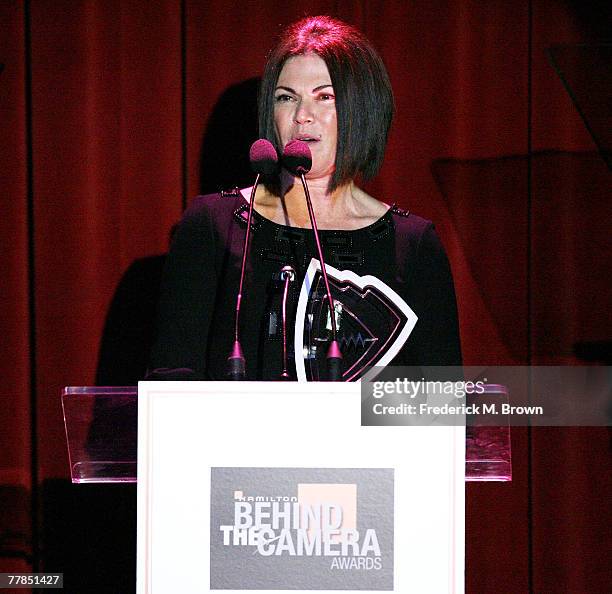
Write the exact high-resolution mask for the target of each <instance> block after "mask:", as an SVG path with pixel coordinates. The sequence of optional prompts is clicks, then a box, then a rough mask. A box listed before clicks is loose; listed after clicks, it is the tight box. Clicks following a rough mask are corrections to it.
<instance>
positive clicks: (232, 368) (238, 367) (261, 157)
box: [227, 138, 278, 380]
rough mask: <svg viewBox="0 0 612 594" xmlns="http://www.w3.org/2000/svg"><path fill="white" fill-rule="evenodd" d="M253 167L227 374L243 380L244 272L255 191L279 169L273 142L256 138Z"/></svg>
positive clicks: (244, 370) (251, 159) (252, 147)
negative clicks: (253, 180)
mask: <svg viewBox="0 0 612 594" xmlns="http://www.w3.org/2000/svg"><path fill="white" fill-rule="evenodd" d="M249 160H250V161H251V169H252V170H253V172H254V173H256V174H257V176H256V177H255V183H254V184H253V188H252V189H251V199H250V200H249V216H248V217H247V228H246V234H245V236H244V245H243V247H242V266H241V268H240V284H239V285H238V295H237V296H236V313H235V318H234V343H233V345H232V350H231V351H230V354H229V356H228V358H227V376H228V377H229V379H232V380H243V379H244V377H245V373H246V359H245V357H244V353H243V352H242V346H241V345H240V330H239V328H240V305H241V303H242V288H243V285H244V273H245V270H246V259H247V254H248V252H249V239H250V237H251V221H252V219H253V206H254V204H255V192H256V190H257V186H258V185H259V180H260V178H261V176H262V175H272V174H273V173H275V172H276V170H277V169H278V154H277V152H276V149H275V148H274V146H273V145H272V143H271V142H270V141H268V140H265V139H263V138H260V139H259V140H256V141H255V142H254V143H253V144H252V145H251V149H250V150H249Z"/></svg>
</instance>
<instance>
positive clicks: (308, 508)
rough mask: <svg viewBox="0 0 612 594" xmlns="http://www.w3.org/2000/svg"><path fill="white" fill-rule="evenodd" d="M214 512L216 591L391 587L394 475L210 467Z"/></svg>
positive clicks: (212, 582)
mask: <svg viewBox="0 0 612 594" xmlns="http://www.w3.org/2000/svg"><path fill="white" fill-rule="evenodd" d="M210 511H211V528H210V530H211V534H210V543H211V544H210V588H211V589H218V590H230V589H231V590H266V589H268V590H283V589H286V590H299V589H302V590H392V589H393V542H394V541H393V530H394V470H393V469H389V468H211V510H210Z"/></svg>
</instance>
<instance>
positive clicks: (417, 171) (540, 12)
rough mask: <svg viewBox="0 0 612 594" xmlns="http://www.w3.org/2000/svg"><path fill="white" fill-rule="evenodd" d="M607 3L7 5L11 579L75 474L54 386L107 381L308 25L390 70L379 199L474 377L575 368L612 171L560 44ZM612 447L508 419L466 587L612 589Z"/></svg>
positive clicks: (479, 515) (600, 19) (594, 287)
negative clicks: (416, 233)
mask: <svg viewBox="0 0 612 594" xmlns="http://www.w3.org/2000/svg"><path fill="white" fill-rule="evenodd" d="M604 4H605V3H602V7H603V8H601V9H599V8H598V6H599V5H598V4H596V3H595V4H593V3H590V4H589V5H590V6H591V9H592V10H591V11H590V12H589V11H585V9H584V6H582V5H581V4H580V3H579V2H575V3H574V2H570V1H569V0H566V1H563V0H522V1H517V2H507V1H506V0H490V1H487V2H482V1H480V0H455V1H453V0H436V1H425V0H415V1H411V2H407V1H405V0H397V1H395V0H385V1H382V0H363V1H356V0H355V1H324V0H320V1H309V0H301V1H300V2H297V1H294V0H287V1H285V2H282V3H277V2H272V1H262V0H258V1H253V2H251V1H244V0H243V1H241V2H229V1H228V0H208V1H205V2H203V1H201V0H198V1H196V0H157V1H155V2H150V1H147V0H130V1H125V0H124V1H120V0H107V1H101V0H100V1H95V0H90V1H85V0H82V1H75V0H70V1H68V0H53V1H50V0H48V1H45V0H31V1H30V2H23V1H17V0H4V1H3V2H2V3H0V30H1V34H0V63H2V64H3V65H4V67H3V69H2V71H1V72H0V113H1V114H2V118H1V122H2V125H1V127H0V184H1V188H2V198H1V201H2V216H1V217H0V227H1V229H2V233H1V234H0V241H1V242H2V243H1V249H0V258H1V259H2V270H4V273H3V275H4V282H3V284H2V285H3V286H2V291H1V298H0V307H1V308H2V309H1V311H0V332H1V335H2V357H1V358H0V366H1V372H2V376H1V377H2V382H3V386H2V397H1V399H0V448H1V450H0V451H1V457H0V531H1V533H0V571H9V570H13V569H16V568H27V567H31V566H32V565H31V564H32V561H34V563H35V564H36V562H37V559H38V557H39V555H38V548H39V544H40V543H39V540H40V539H39V534H38V529H39V520H40V516H39V509H40V507H41V505H42V504H44V502H42V501H41V490H40V485H42V484H43V483H44V482H45V481H47V480H49V479H57V478H66V477H67V475H68V462H67V454H66V446H65V440H64V432H63V419H62V413H61V406H60V390H61V388H62V387H63V386H66V385H91V384H93V383H94V381H95V375H96V365H97V362H98V356H99V347H100V342H101V337H102V331H103V327H104V323H105V318H106V315H107V311H108V308H109V305H110V303H111V300H112V297H113V293H114V291H115V289H116V287H117V284H118V282H119V280H120V278H121V276H122V274H123V273H124V272H125V270H126V269H127V267H128V266H129V265H130V264H131V263H132V262H133V261H134V260H135V259H138V258H143V257H146V256H150V255H153V254H159V253H163V252H164V251H165V250H166V249H167V245H168V233H169V230H170V228H171V226H172V224H173V223H175V222H176V221H177V220H178V219H179V217H180V214H181V212H182V210H183V209H184V207H185V206H186V204H187V203H188V202H189V201H190V199H191V198H192V197H193V196H195V195H196V194H197V193H198V192H199V191H200V189H201V188H202V187H205V185H206V184H205V181H206V179H207V176H208V175H209V174H211V173H214V172H212V171H211V170H212V169H214V168H215V167H216V165H215V164H214V157H212V156H211V157H209V155H210V154H211V153H210V152H207V149H206V143H207V138H208V137H207V133H210V130H211V129H212V127H213V125H216V126H219V125H220V129H221V130H224V129H227V134H226V135H225V136H226V137H229V138H225V139H224V141H225V142H226V143H229V144H231V143H232V139H233V134H234V133H233V131H234V130H235V129H236V127H237V126H238V127H239V126H240V125H241V124H240V122H243V121H244V113H245V112H248V110H250V109H252V105H251V103H248V104H247V100H246V99H241V97H242V95H240V94H238V95H237V97H238V99H237V100H235V101H234V103H233V104H231V107H230V108H225V111H221V112H220V111H219V101H220V99H221V98H222V97H224V96H225V94H227V92H228V89H229V90H230V91H231V89H238V88H242V87H241V85H244V83H245V81H248V80H250V79H252V78H253V77H257V76H258V75H259V74H260V73H261V70H262V66H263V63H264V60H265V56H266V53H267V51H268V50H269V49H270V47H271V46H272V45H273V43H274V40H275V37H276V36H277V35H278V34H279V32H280V31H282V30H283V28H284V27H285V26H286V25H287V24H288V23H290V22H292V21H294V20H296V19H297V18H299V17H301V16H303V15H305V14H331V15H333V16H338V17H340V18H342V19H344V20H346V21H348V22H350V23H353V24H355V25H356V26H357V27H358V28H360V29H361V30H362V31H364V33H365V34H366V35H367V36H368V37H369V38H370V39H371V41H372V42H373V43H374V45H375V46H376V47H377V48H378V49H379V50H380V53H381V55H382V56H383V59H384V60H385V62H386V64H387V67H388V69H389V73H390V76H391V80H392V83H393V87H394V90H395V98H396V106H397V115H396V119H395V122H394V127H393V131H392V134H391V138H390V141H389V146H388V151H387V157H386V160H385V164H384V166H383V170H382V172H381V174H380V176H379V177H378V178H377V179H376V180H375V181H374V182H372V183H371V184H370V185H369V186H368V188H367V189H368V190H369V191H370V192H371V193H372V194H374V195H375V196H376V197H378V198H380V199H382V200H384V201H386V202H389V203H391V202H397V203H398V205H399V206H401V207H403V208H407V209H410V210H411V211H413V212H415V213H418V214H420V215H421V216H424V217H427V218H429V219H432V220H433V221H434V222H435V223H436V226H437V229H438V232H439V233H440V235H441V237H442V239H443V242H444V244H445V246H446V248H447V251H448V253H449V257H450V260H451V264H452V267H453V272H454V276H455V282H456V287H457V294H458V301H459V310H460V323H461V334H462V343H463V349H464V359H465V362H466V364H527V363H530V364H570V365H571V364H580V360H578V359H577V358H576V357H575V355H574V350H573V349H574V345H575V344H576V343H578V342H588V341H596V340H610V338H611V335H612V323H611V320H610V316H609V284H610V283H609V278H608V276H609V257H608V256H609V248H610V244H609V227H610V223H609V222H610V220H612V216H611V215H612V212H611V208H610V205H611V204H612V201H611V200H610V199H611V197H612V196H611V192H610V187H612V184H611V183H610V182H611V175H612V174H611V172H610V170H609V169H608V168H607V167H606V164H605V162H604V160H603V159H602V157H601V155H600V154H598V152H597V147H596V145H595V143H594V141H593V139H592V137H591V135H590V134H589V132H588V131H587V128H586V126H585V124H584V122H583V120H582V119H581V117H580V114H579V112H578V110H577V109H576V107H575V106H574V104H573V103H572V100H571V98H570V96H569V94H568V92H567V91H566V89H565V88H564V86H563V84H562V81H561V79H560V77H559V76H558V75H557V73H556V72H555V70H554V68H553V66H552V63H551V60H550V58H549V56H548V53H547V52H548V50H549V49H550V48H551V47H553V46H556V45H560V44H594V43H599V42H601V41H605V39H604V38H603V37H602V35H603V34H602V31H603V32H604V33H605V32H606V30H607V32H608V35H609V31H610V30H611V29H609V28H607V27H606V26H605V23H606V20H605V18H606V15H608V16H609V10H607V9H606V8H605V6H604ZM581 6H582V8H581ZM598 11H600V12H598ZM608 41H609V38H608ZM241 101H244V105H242V104H241ZM215 113H216V114H217V116H215V115H214V114H215ZM249 113H250V112H249ZM219 114H221V116H220V115H219ZM363 115H365V114H363ZM215 117H216V118H217V119H216V120H215ZM219 118H220V119H219ZM215 122H216V123H215ZM219 122H220V124H219ZM254 139H255V136H254V137H253V138H252V139H251V140H254ZM246 146H247V148H248V143H247V145H246ZM213 153H214V151H213ZM609 443H610V442H609V433H608V432H607V431H606V429H603V428H602V429H563V428H555V429H531V430H527V429H513V433H512V448H513V465H514V480H513V482H512V483H509V484H494V483H488V484H487V483H482V484H470V485H468V487H467V568H466V572H467V575H466V588H467V591H468V592H482V593H486V594H489V593H491V592H509V593H516V592H529V591H532V592H604V591H606V592H607V591H608V590H607V588H608V586H609V577H610V576H609V574H608V575H606V568H607V567H608V565H609V563H608V559H607V552H609V550H610V540H609V537H608V536H607V532H608V530H609V525H610V524H609V520H610V517H609V497H610V476H611V474H610V470H611V468H610V456H609V453H610V452H609ZM43 559H44V556H43ZM49 569H52V568H49Z"/></svg>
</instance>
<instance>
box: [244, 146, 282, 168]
mask: <svg viewBox="0 0 612 594" xmlns="http://www.w3.org/2000/svg"><path fill="white" fill-rule="evenodd" d="M249 159H250V161H251V169H252V170H253V171H254V172H255V173H260V174H262V175H273V174H274V173H276V171H277V169H278V154H277V152H276V149H275V148H274V145H273V144H272V143H271V142H270V141H269V140H265V139H264V138H260V139H259V140H256V141H255V142H254V143H253V144H252V145H251V150H250V151H249Z"/></svg>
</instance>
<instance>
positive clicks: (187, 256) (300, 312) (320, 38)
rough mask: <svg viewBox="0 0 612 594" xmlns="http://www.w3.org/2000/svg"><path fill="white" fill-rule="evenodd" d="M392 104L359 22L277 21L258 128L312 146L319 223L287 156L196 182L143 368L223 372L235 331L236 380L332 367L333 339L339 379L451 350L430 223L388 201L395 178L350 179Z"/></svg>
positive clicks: (309, 176)
mask: <svg viewBox="0 0 612 594" xmlns="http://www.w3.org/2000/svg"><path fill="white" fill-rule="evenodd" d="M392 116H393V94H392V91H391V86H390V83H389V78H388V75H387V72H386V69H385V67H384V65H383V62H382V60H381V59H380V57H379V56H378V54H377V53H376V51H375V50H374V48H373V47H372V46H371V44H370V43H369V42H368V40H367V39H365V38H364V36H363V35H362V34H361V33H360V32H358V31H357V30H356V29H354V28H353V27H351V26H349V25H347V24H345V23H343V22H341V21H338V20H335V19H332V18H330V17H308V18H305V19H303V20H300V21H298V22H297V23H295V24H293V25H292V26H291V27H290V28H289V29H288V30H287V31H286V32H285V33H284V35H283V36H282V38H281V40H280V43H279V44H278V46H277V47H276V48H275V49H274V50H273V51H272V52H271V54H270V56H269V59H268V62H267V64H266V67H265V71H264V75H263V79H262V83H261V90H260V97H259V127H260V135H261V137H262V138H264V139H267V140H268V141H270V143H272V145H273V146H274V148H275V149H276V152H277V153H278V155H283V152H284V151H285V147H286V146H287V145H290V146H291V143H293V144H295V141H300V142H302V143H305V144H306V145H307V147H308V148H309V149H310V150H309V151H308V148H307V149H305V151H306V152H307V153H309V156H311V159H312V162H311V164H309V167H307V168H306V169H309V170H308V172H307V173H306V174H305V182H306V183H307V187H308V189H309V194H310V200H311V204H312V210H313V211H314V215H315V217H316V227H317V228H318V230H319V233H318V234H317V235H318V237H317V236H315V233H314V231H313V223H312V220H311V216H310V213H309V207H308V204H307V201H306V198H305V188H304V187H303V185H302V181H301V180H300V177H299V176H298V173H299V172H297V171H295V168H294V167H291V166H290V165H288V164H287V162H283V161H282V159H281V166H280V167H279V168H278V171H275V172H274V173H271V174H268V175H265V176H264V177H263V183H262V184H260V185H259V186H258V187H257V189H256V191H255V192H252V191H251V188H246V189H242V190H239V189H236V190H231V191H227V192H221V193H220V194H212V195H208V196H201V197H198V198H196V199H195V200H194V201H193V203H192V205H191V206H190V207H189V208H188V210H187V211H186V213H185V215H184V218H183V220H182V222H181V225H180V227H179V229H178V231H177V232H176V235H175V237H174V240H173V244H172V248H171V251H170V254H169V257H168V261H167V265H166V271H165V277H164V284H163V290H162V297H161V301H160V310H159V326H158V339H157V343H156V345H155V347H154V349H153V353H152V358H151V364H150V369H151V373H150V375H149V377H150V378H151V379H160V378H172V379H178V378H180V379H226V378H227V373H228V355H229V354H230V353H232V348H233V346H232V345H234V344H235V339H236V338H237V337H238V338H239V342H240V345H241V349H242V353H244V360H245V361H246V364H245V372H244V378H245V379H247V380H277V379H281V378H283V379H293V380H300V381H316V380H325V379H329V376H328V374H329V371H328V368H327V366H326V357H327V354H328V352H329V345H330V343H331V342H332V341H335V342H337V345H338V346H339V348H340V351H341V358H342V360H341V363H340V377H339V379H342V380H343V381H352V380H357V379H360V378H361V377H364V376H365V374H366V373H368V369H370V368H371V367H372V366H384V365H389V364H393V365H411V366H415V365H417V366H421V365H460V364H461V350H460V343H459V332H458V322H457V308H456V302H455V292H454V288H453V281H452V276H451V272H450V268H449V264H448V260H447V258H446V255H445V253H444V250H443V248H442V246H441V244H440V241H439V239H438V237H437V236H436V234H435V232H434V229H433V225H432V224H431V223H430V222H429V221H426V220H424V219H422V218H420V217H418V216H415V215H413V214H412V213H409V212H407V211H405V210H402V209H400V208H398V207H397V206H396V205H395V203H394V201H395V199H396V197H397V196H399V193H400V192H402V191H404V192H405V189H402V188H398V189H397V192H398V194H397V195H396V196H391V197H386V196H385V197H383V200H379V199H376V198H374V197H372V196H370V195H368V194H367V193H366V192H365V191H363V190H362V189H360V188H359V187H358V185H357V183H358V182H359V181H360V180H367V179H370V178H372V177H373V176H374V175H376V173H377V172H378V170H379V168H380V165H381V163H382V160H383V156H384V151H385V145H386V141H387V135H388V131H389V127H390V124H391V119H392ZM302 146H303V145H302ZM251 196H253V204H252V206H253V213H252V221H251V226H250V233H249V235H250V238H249V242H248V252H247V256H246V258H245V259H244V264H245V266H244V267H243V246H244V244H245V235H246V231H247V213H248V211H249V200H250V199H251ZM321 256H322V258H321ZM321 260H323V262H324V267H325V272H326V273H327V274H326V275H324V274H323V272H324V271H323V267H322V265H321ZM243 268H244V273H243V280H242V282H241V273H242V270H243ZM240 286H242V291H240V293H241V299H240V317H239V324H238V327H237V328H235V325H234V321H235V319H236V311H235V310H236V297H237V294H238V292H239V287H240ZM327 288H329V292H330V293H331V297H330V295H329V294H328V292H327ZM330 304H333V312H334V313H333V316H332V314H331V311H332V308H331V307H330Z"/></svg>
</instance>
